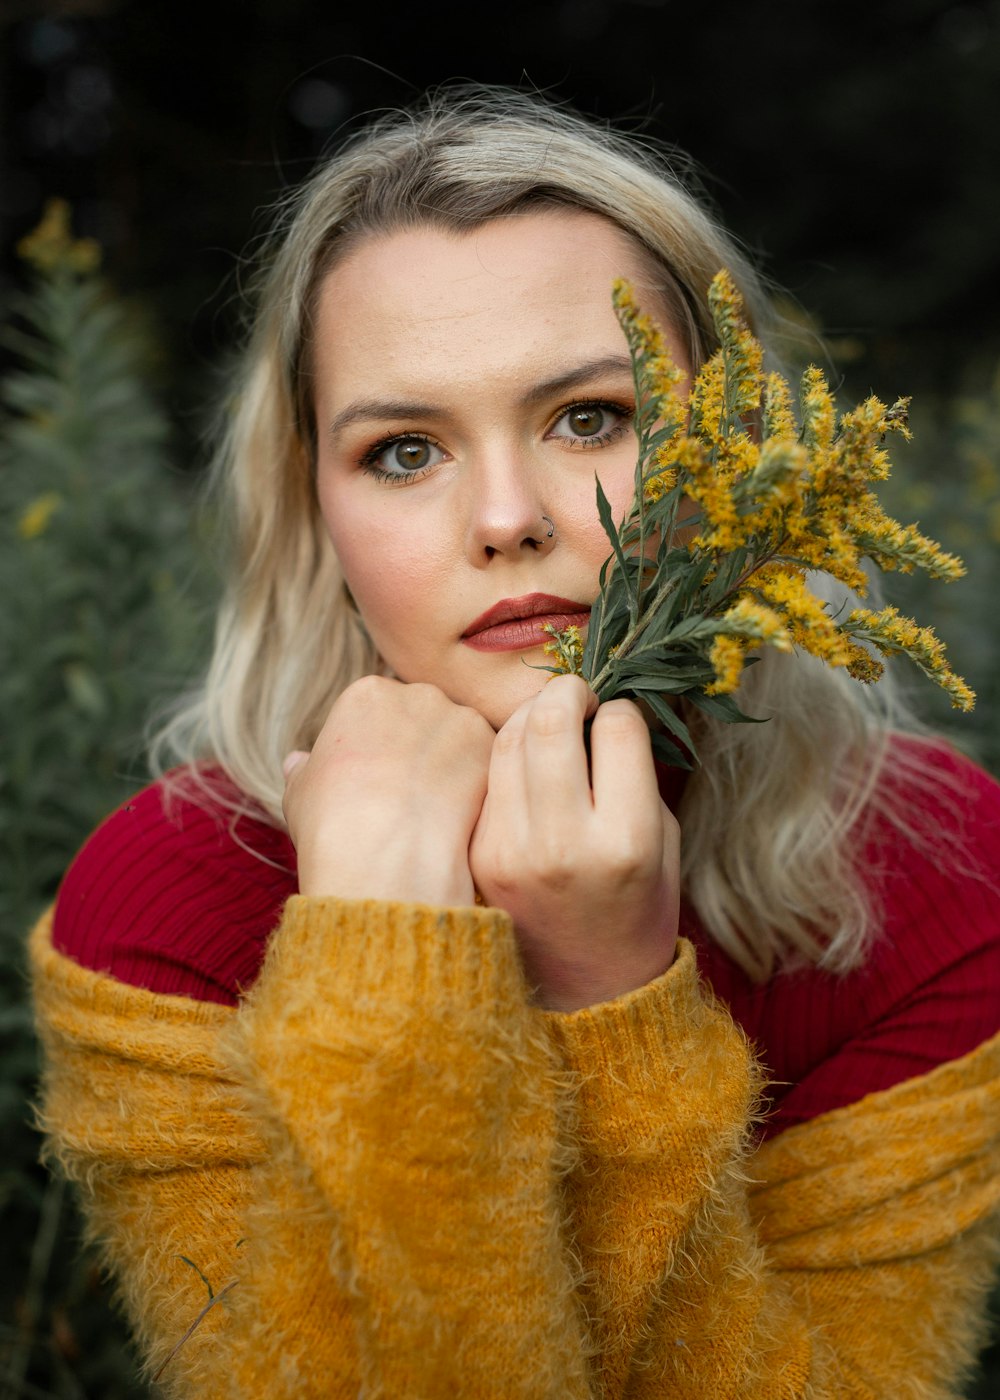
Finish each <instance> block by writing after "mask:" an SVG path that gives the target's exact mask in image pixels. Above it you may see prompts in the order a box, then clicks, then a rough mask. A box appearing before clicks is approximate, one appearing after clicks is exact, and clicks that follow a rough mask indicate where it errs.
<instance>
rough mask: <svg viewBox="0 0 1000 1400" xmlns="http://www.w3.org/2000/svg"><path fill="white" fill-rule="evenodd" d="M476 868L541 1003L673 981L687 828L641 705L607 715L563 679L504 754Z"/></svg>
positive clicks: (614, 708)
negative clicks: (666, 798) (586, 731)
mask: <svg viewBox="0 0 1000 1400" xmlns="http://www.w3.org/2000/svg"><path fill="white" fill-rule="evenodd" d="M595 711H596V713H595ZM590 715H593V716H594V722H593V725H592V728H591V733H590V753H591V763H590V768H591V772H590V774H588V765H587V753H586V749H585V746H584V738H583V725H584V721H585V720H586V719H587V718H588V717H589V716H590ZM469 862H470V867H471V870H472V874H473V877H474V879H475V881H476V885H477V887H478V889H479V890H480V892H481V893H482V895H483V898H484V899H485V900H486V901H487V903H489V904H491V905H494V906H495V907H497V908H500V909H505V910H506V911H507V912H508V913H509V914H510V915H511V917H512V919H513V920H514V926H515V930H516V933H517V938H518V943H519V945H520V949H521V955H522V958H523V961H524V965H525V971H526V973H527V976H528V980H529V982H531V983H532V985H534V986H535V987H536V988H537V989H538V999H539V1001H540V1003H541V1004H542V1005H543V1006H545V1007H547V1008H549V1009H551V1010H557V1011H574V1010H577V1009H578V1008H579V1007H581V1006H589V1005H592V1004H594V1003H596V1002H600V1001H610V1000H611V999H613V998H614V997H617V996H621V995H622V994H623V993H624V992H627V991H631V990H632V989H633V988H635V987H640V986H643V985H644V984H645V983H646V982H649V981H651V980H652V979H653V978H654V977H657V976H659V974H660V973H661V972H663V971H665V969H666V968H668V967H669V966H670V964H671V962H672V961H673V956H674V948H675V945H676V942H677V912H678V899H679V865H680V828H679V827H678V825H677V821H676V819H675V818H674V816H673V814H672V813H671V812H670V811H669V809H668V808H667V807H666V806H665V805H664V803H663V802H662V800H661V799H660V794H659V791H658V788H657V783H656V771H655V769H654V767H653V757H652V750H651V747H650V742H649V731H648V729H647V728H646V724H645V721H644V720H643V718H642V715H641V714H640V712H639V710H638V708H637V707H636V706H635V705H633V704H632V703H631V701H629V700H611V701H609V702H608V703H607V704H605V705H602V706H600V707H599V708H598V706H597V698H596V696H595V695H594V693H593V691H591V690H590V689H589V687H588V686H587V685H586V683H585V682H584V681H582V680H581V679H580V678H579V677H576V676H557V677H556V678H555V679H554V680H552V681H550V682H549V683H548V684H547V685H546V686H545V687H544V689H543V690H542V691H541V692H540V693H539V694H538V695H536V696H533V697H532V698H531V699H530V700H528V701H526V702H525V703H524V704H523V705H522V706H521V707H520V708H519V709H518V710H516V711H515V712H514V714H513V715H512V716H511V717H510V719H509V720H508V721H507V723H506V724H505V725H504V726H503V728H502V729H501V730H500V732H499V734H498V735H497V737H496V740H495V742H494V744H493V753H492V757H491V760H490V773H489V788H488V791H487V796H486V801H485V803H484V805H483V810H482V814H481V815H480V818H479V822H478V824H477V826H476V829H475V831H474V833H473V837H472V843H471V847H470V852H469Z"/></svg>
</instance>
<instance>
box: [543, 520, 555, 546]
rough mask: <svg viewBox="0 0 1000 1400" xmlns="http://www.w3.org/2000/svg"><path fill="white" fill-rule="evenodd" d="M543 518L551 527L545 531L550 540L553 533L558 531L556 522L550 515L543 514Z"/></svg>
mask: <svg viewBox="0 0 1000 1400" xmlns="http://www.w3.org/2000/svg"><path fill="white" fill-rule="evenodd" d="M542 519H543V520H544V521H545V523H546V525H547V526H548V527H549V528H548V529H547V530H546V532H545V538H546V539H547V540H550V539H551V538H552V536H553V535H554V534H555V532H556V527H555V523H554V522H553V521H552V520H551V519H550V517H549V516H547V515H543V516H542Z"/></svg>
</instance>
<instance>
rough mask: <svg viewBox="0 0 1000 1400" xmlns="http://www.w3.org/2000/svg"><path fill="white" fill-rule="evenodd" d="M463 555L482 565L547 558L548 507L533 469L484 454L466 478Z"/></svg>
mask: <svg viewBox="0 0 1000 1400" xmlns="http://www.w3.org/2000/svg"><path fill="white" fill-rule="evenodd" d="M468 482H469V500H468V550H469V557H470V559H471V560H472V562H473V563H475V564H478V565H480V566H482V565H483V564H486V563H488V562H489V561H490V560H491V559H493V558H494V557H495V556H497V555H503V556H504V557H506V558H511V559H513V558H517V557H519V556H522V555H523V556H527V555H539V554H548V553H549V552H550V551H551V550H552V548H553V546H554V545H555V540H556V527H555V522H554V520H553V518H552V507H551V502H548V501H546V500H545V499H544V496H545V491H544V487H543V482H542V480H541V479H540V475H539V472H538V470H537V468H536V467H535V465H534V464H533V463H532V462H531V461H530V459H527V458H525V457H522V456H520V455H519V454H517V453H515V452H512V451H511V450H510V449H509V447H508V448H507V449H506V450H497V451H495V452H490V453H487V454H484V455H483V456H482V458H481V459H480V461H479V462H478V463H477V464H476V467H475V469H474V470H473V471H471V472H470V473H469V478H468Z"/></svg>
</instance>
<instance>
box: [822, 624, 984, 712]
mask: <svg viewBox="0 0 1000 1400" xmlns="http://www.w3.org/2000/svg"><path fill="white" fill-rule="evenodd" d="M847 625H848V626H851V627H853V628H855V629H856V631H857V632H859V633H860V635H862V636H863V637H864V638H865V639H866V640H868V641H870V642H872V643H874V645H875V646H877V647H878V649H879V651H881V652H883V653H884V655H886V656H890V655H891V654H892V653H893V652H897V651H898V652H903V654H904V655H906V656H908V657H909V658H910V660H911V661H915V662H916V664H917V665H918V666H919V667H920V669H921V670H922V671H923V672H924V673H925V675H928V676H930V678H931V679H932V680H934V681H936V682H937V683H938V685H940V686H941V687H942V689H944V690H945V691H947V693H948V694H949V695H950V696H951V703H952V705H953V706H954V707H955V708H956V709H958V710H971V709H972V707H973V706H974V705H975V703H976V696H975V692H974V691H972V690H971V689H970V688H969V686H967V685H966V683H965V681H964V680H963V679H962V678H961V676H957V675H956V674H955V672H954V671H953V670H952V669H951V667H950V666H949V665H948V663H947V661H946V660H945V655H944V645H943V643H942V642H941V640H940V638H939V637H938V636H937V634H936V633H935V631H934V629H933V628H932V627H920V626H918V625H917V623H916V622H914V621H913V619H912V618H910V617H903V616H902V615H901V614H900V613H899V612H898V611H897V609H896V608H893V607H886V608H882V609H881V610H880V611H879V612H872V611H871V610H870V609H869V608H855V610H854V611H853V612H852V613H851V614H850V616H849V617H848V619H847Z"/></svg>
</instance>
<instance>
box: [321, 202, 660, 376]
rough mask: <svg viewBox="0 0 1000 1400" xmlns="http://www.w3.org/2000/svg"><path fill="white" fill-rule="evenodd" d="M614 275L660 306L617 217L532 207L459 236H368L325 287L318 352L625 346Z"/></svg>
mask: <svg viewBox="0 0 1000 1400" xmlns="http://www.w3.org/2000/svg"><path fill="white" fill-rule="evenodd" d="M616 277H626V278H628V279H629V281H631V282H632V283H633V284H634V285H635V287H636V292H637V295H638V297H639V300H640V302H644V303H645V304H647V305H649V306H650V309H651V310H653V311H654V313H656V312H657V311H659V310H660V305H659V304H660V303H661V301H662V297H661V296H660V295H659V294H658V289H657V288H656V286H655V281H656V277H655V273H654V271H653V264H652V259H651V258H650V256H649V255H648V254H647V253H645V251H644V250H643V249H642V248H641V247H640V246H639V245H638V244H637V243H636V242H635V241H634V240H633V239H631V238H630V237H629V236H628V235H627V234H626V233H624V232H623V231H622V230H621V229H619V228H618V227H617V225H615V224H613V223H612V222H611V221H610V220H608V219H604V218H602V217H601V216H600V215H597V214H591V213H585V212H582V211H575V210H543V211H536V212H531V213H525V214H519V215H515V216H511V217H507V218H503V219H496V220H492V221H490V222H489V223H486V224H483V225H481V226H480V227H478V228H475V229H471V230H468V231H463V232H455V231H452V230H448V229H443V228H440V227H436V226H433V225H420V226H417V227H415V228H410V229H406V230H401V231H398V232H393V233H387V234H377V235H371V236H370V237H368V238H367V239H365V240H363V241H362V242H360V243H359V244H357V245H355V246H354V247H353V248H352V249H351V251H350V252H349V253H348V254H347V255H346V257H345V258H344V259H343V261H342V262H340V263H339V264H337V265H336V266H335V267H334V268H333V269H332V271H331V272H329V273H328V274H327V276H326V277H325V279H324V281H323V283H322V285H321V287H320V291H319V298H318V307H317V326H316V330H317V347H316V348H317V351H319V352H320V353H322V350H323V346H324V342H325V343H326V346H327V348H330V347H331V344H333V343H335V344H336V345H337V348H338V350H339V351H340V352H343V351H344V350H345V349H347V348H351V349H353V350H354V351H355V352H363V351H364V350H365V349H366V348H368V347H369V345H370V343H372V342H377V343H378V344H379V346H380V347H381V353H382V354H389V355H391V356H396V355H399V354H401V353H408V354H414V353H418V352H419V353H422V354H424V355H427V354H430V353H431V352H432V351H435V350H439V349H443V348H444V347H445V346H446V345H447V344H448V343H451V344H453V345H457V344H460V345H461V346H462V347H463V348H465V349H468V348H469V347H470V345H472V344H474V345H479V344H482V345H483V348H484V349H485V348H487V346H488V344H489V343H494V344H495V343H498V342H500V341H503V342H509V341H510V340H512V339H515V338H517V337H518V336H521V337H524V336H528V337H530V338H533V339H536V340H537V339H539V338H555V337H558V336H559V335H566V334H569V335H575V336H579V335H587V336H593V335H597V336H600V337H602V338H607V337H609V336H610V337H611V338H612V339H613V341H614V345H615V348H617V349H621V345H622V340H621V333H620V331H619V330H618V326H617V321H616V319H615V317H614V312H613V310H612V306H611V286H612V282H613V281H614V279H615V278H616ZM387 332H388V335H389V338H388V340H387V338H386V337H387Z"/></svg>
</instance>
